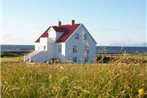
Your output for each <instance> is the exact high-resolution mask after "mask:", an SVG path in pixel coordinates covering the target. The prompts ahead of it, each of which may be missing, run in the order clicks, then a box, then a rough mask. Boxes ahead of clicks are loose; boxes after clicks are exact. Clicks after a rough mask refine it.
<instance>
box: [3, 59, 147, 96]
mask: <svg viewBox="0 0 147 98" xmlns="http://www.w3.org/2000/svg"><path fill="white" fill-rule="evenodd" d="M1 68H2V87H1V95H2V98H138V89H140V88H143V89H144V90H145V91H147V65H146V64H114V63H108V64H28V63H25V62H22V61H17V62H10V61H7V62H5V61H4V62H2V66H1Z"/></svg>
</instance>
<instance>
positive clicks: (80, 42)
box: [24, 20, 96, 63]
mask: <svg viewBox="0 0 147 98" xmlns="http://www.w3.org/2000/svg"><path fill="white" fill-rule="evenodd" d="M95 56H96V41H95V40H94V39H93V37H92V36H91V35H90V33H89V32H88V30H87V29H86V28H85V26H84V25H83V24H81V23H80V24H75V20H72V21H71V24H66V25H62V24H61V21H59V22H58V25H57V26H50V27H49V28H48V29H47V30H46V31H45V32H44V33H43V34H42V35H41V36H40V37H39V38H38V39H37V40H36V41H35V51H34V52H32V53H30V54H29V55H27V56H25V57H24V59H25V61H29V62H45V61H49V60H51V59H52V58H58V59H59V60H60V61H62V62H67V61H72V62H73V63H84V62H89V63H93V62H94V59H95Z"/></svg>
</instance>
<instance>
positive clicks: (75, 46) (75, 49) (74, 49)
mask: <svg viewBox="0 0 147 98" xmlns="http://www.w3.org/2000/svg"><path fill="white" fill-rule="evenodd" d="M77 51H78V49H77V45H73V53H77Z"/></svg>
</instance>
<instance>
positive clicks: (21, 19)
mask: <svg viewBox="0 0 147 98" xmlns="http://www.w3.org/2000/svg"><path fill="white" fill-rule="evenodd" d="M1 4H2V10H1V11H2V15H1V16H2V44H34V41H35V40H36V39H37V38H38V37H39V36H40V35H41V34H42V33H43V32H44V31H45V30H46V29H47V28H48V27H49V26H50V25H56V24H57V22H58V20H61V21H62V24H69V23H70V21H71V20H72V19H75V21H76V23H83V24H84V25H85V26H86V28H87V29H88V31H89V32H90V33H91V35H92V36H93V37H94V39H95V40H96V41H97V44H98V45H112V44H114V45H115V44H116V45H117V44H120V43H128V44H134V43H135V44H139V43H145V42H146V0H2V1H1Z"/></svg>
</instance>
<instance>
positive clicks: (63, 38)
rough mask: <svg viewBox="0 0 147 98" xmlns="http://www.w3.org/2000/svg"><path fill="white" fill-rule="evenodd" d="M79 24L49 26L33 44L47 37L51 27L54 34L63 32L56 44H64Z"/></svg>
mask: <svg viewBox="0 0 147 98" xmlns="http://www.w3.org/2000/svg"><path fill="white" fill-rule="evenodd" d="M79 26H80V24H73V25H61V26H50V27H49V28H48V29H47V30H46V31H45V32H44V33H43V34H42V35H41V36H40V37H39V38H38V39H37V40H36V41H35V42H40V38H41V37H48V30H49V29H50V28H51V27H53V28H54V30H55V31H56V32H64V33H63V35H62V36H61V37H60V38H59V39H58V40H57V42H65V41H66V40H67V39H68V38H69V37H70V35H71V34H72V33H73V32H74V31H75V30H76V29H77V28H78V27H79Z"/></svg>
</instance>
